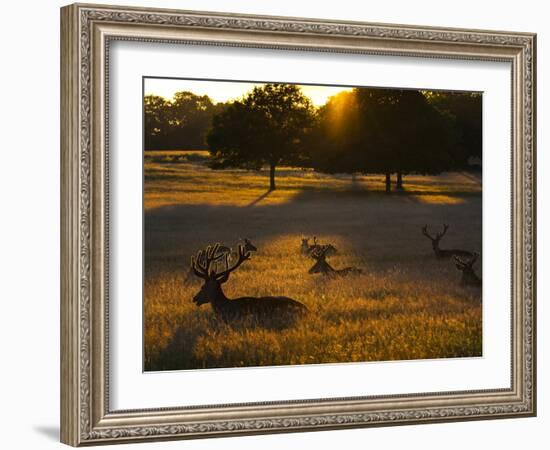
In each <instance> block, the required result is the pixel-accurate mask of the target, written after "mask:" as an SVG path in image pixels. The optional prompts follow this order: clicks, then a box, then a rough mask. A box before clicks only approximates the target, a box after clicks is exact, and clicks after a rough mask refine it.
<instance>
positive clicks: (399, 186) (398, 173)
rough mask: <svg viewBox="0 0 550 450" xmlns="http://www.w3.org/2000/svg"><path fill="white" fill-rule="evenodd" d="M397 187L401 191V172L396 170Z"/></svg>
mask: <svg viewBox="0 0 550 450" xmlns="http://www.w3.org/2000/svg"><path fill="white" fill-rule="evenodd" d="M396 187H397V189H398V190H400V191H402V190H403V174H402V173H401V172H397V185H396Z"/></svg>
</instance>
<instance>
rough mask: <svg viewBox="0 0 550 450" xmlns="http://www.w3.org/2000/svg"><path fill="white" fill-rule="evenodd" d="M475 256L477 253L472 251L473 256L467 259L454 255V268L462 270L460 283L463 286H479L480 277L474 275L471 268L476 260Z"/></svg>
mask: <svg viewBox="0 0 550 450" xmlns="http://www.w3.org/2000/svg"><path fill="white" fill-rule="evenodd" d="M477 257H478V254H477V253H474V255H473V257H472V258H471V259H470V260H469V261H464V260H463V259H461V258H459V257H458V256H455V257H454V259H455V264H456V268H457V269H458V270H460V271H461V272H462V278H461V280H460V283H461V284H462V285H463V286H475V287H481V279H480V278H479V277H478V276H477V275H476V273H475V272H474V269H473V265H474V263H475V262H476V260H477Z"/></svg>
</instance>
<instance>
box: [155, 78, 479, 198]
mask: <svg viewBox="0 0 550 450" xmlns="http://www.w3.org/2000/svg"><path fill="white" fill-rule="evenodd" d="M145 148H146V149H159V150H160V149H208V150H209V151H210V154H211V157H212V159H211V167H212V168H214V169H223V168H229V167H238V168H244V169H251V170H258V169H260V168H262V167H265V166H267V167H269V169H270V170H269V173H270V177H269V188H270V190H273V189H275V188H276V183H275V174H276V167H277V166H279V165H294V166H301V167H310V168H314V169H315V170H317V171H320V172H325V173H351V174H355V173H361V174H376V173H380V174H384V175H385V184H386V190H387V191H388V192H389V191H391V183H392V175H394V174H395V176H396V189H398V190H399V189H403V176H404V175H407V174H439V173H441V172H443V171H448V170H463V169H465V168H467V167H468V166H469V159H470V158H472V157H478V158H480V157H481V150H482V103H481V94H478V93H462V92H434V91H421V90H413V89H380V88H377V89H374V88H355V89H353V90H352V91H345V92H341V93H340V94H338V95H336V96H334V97H331V98H330V99H329V100H328V101H327V103H326V104H325V105H323V106H322V107H320V108H315V107H314V106H313V105H312V104H311V102H310V100H309V98H308V97H306V96H305V95H304V94H303V93H302V91H301V90H300V88H299V87H298V86H295V85H288V84H265V85H263V86H261V87H256V88H254V89H253V90H252V91H251V92H249V93H248V94H247V95H246V96H244V97H243V98H242V99H239V100H235V101H234V102H232V103H229V104H214V103H213V102H212V101H211V100H210V98H209V97H208V96H197V95H195V94H192V93H190V92H180V93H177V94H176V95H175V96H174V99H173V100H172V101H168V100H165V99H164V98H162V97H157V96H147V97H145Z"/></svg>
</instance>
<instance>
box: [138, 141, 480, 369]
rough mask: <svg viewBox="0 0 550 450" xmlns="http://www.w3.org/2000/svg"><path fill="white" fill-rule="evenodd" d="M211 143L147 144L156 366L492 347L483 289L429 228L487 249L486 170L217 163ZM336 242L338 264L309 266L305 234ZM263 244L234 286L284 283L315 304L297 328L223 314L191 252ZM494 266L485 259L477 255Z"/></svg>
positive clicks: (354, 358) (259, 292)
mask: <svg viewBox="0 0 550 450" xmlns="http://www.w3.org/2000/svg"><path fill="white" fill-rule="evenodd" d="M207 161H208V154H207V152H200V151H193V152H189V151H185V152H184V151H180V152H146V154H145V162H144V167H145V173H144V176H145V193H144V207H145V227H144V232H145V233H144V237H145V238H144V246H145V248H144V250H145V259H144V261H145V267H144V275H145V280H144V369H145V370H147V371H156V370H178V369H202V368H214V367H245V366H265V365H286V364H309V363H311V364H318V363H342V362H360V361H387V360H408V359H433V358H452V357H475V356H481V354H482V305H481V290H480V289H477V288H468V287H464V286H462V285H461V284H460V272H459V271H458V270H457V269H456V268H455V266H454V264H453V263H452V261H450V260H444V261H442V260H437V259H436V258H435V256H434V253H433V251H432V248H431V244H430V241H429V240H428V239H426V238H425V237H424V236H423V235H422V233H421V227H422V226H423V225H425V224H427V225H428V226H429V227H430V230H431V231H432V232H435V231H439V230H441V228H442V226H443V223H447V224H449V230H448V232H447V234H446V235H445V237H444V238H443V240H442V241H441V247H442V248H463V249H467V250H471V251H477V252H481V219H482V216H481V205H482V201H481V181H480V177H479V176H476V175H473V174H471V173H446V174H442V175H440V176H416V175H410V176H406V177H405V180H404V181H405V190H404V191H403V192H395V193H392V194H389V195H388V194H386V193H384V192H383V191H384V183H383V176H381V175H369V176H351V175H324V174H319V173H316V172H313V171H312V170H304V169H300V168H291V167H283V168H280V169H278V170H277V190H275V191H273V192H268V191H267V186H268V174H267V171H260V172H249V171H243V170H223V171H215V170H211V169H209V168H208V167H207V165H206V163H207ZM312 236H317V238H318V239H319V240H320V241H321V243H332V244H333V245H334V246H335V247H336V248H337V249H338V254H337V255H335V256H331V257H330V258H328V261H329V262H330V263H331V265H333V266H334V267H336V268H340V267H344V266H350V265H354V266H357V267H360V268H361V269H362V270H363V273H362V274H361V275H355V276H349V277H346V278H339V279H330V278H326V277H324V276H323V275H309V274H308V269H309V268H310V267H311V266H312V265H313V263H314V261H313V260H312V259H311V258H309V257H307V256H304V255H302V254H301V253H300V242H301V238H302V237H312ZM244 237H247V238H249V239H251V240H252V242H253V243H254V244H255V245H256V246H257V248H258V251H257V252H256V253H254V254H253V255H252V257H251V259H250V260H249V261H246V262H245V263H243V265H242V266H241V267H239V269H237V270H236V271H235V272H234V273H232V274H231V276H230V279H229V281H228V282H227V283H226V284H224V292H225V294H226V295H227V296H228V297H230V298H231V297H239V296H244V295H246V296H266V295H285V296H288V297H292V298H294V299H296V300H299V301H300V302H302V303H303V304H305V305H307V307H308V309H309V310H310V314H309V315H308V316H307V317H305V318H303V319H301V320H300V321H299V322H298V323H297V324H295V325H294V326H292V327H289V328H286V329H276V330H275V329H267V328H263V327H255V328H247V327H244V326H239V325H238V324H235V325H228V324H225V323H223V322H222V321H220V320H219V319H218V318H217V317H216V316H215V315H214V314H213V312H212V309H211V307H210V305H209V304H207V305H203V306H201V307H200V308H199V307H197V305H195V304H194V303H193V302H192V298H193V296H194V295H195V294H196V293H197V292H198V290H199V289H200V287H201V285H202V280H200V279H199V278H197V277H195V276H192V275H190V274H189V261H190V257H191V255H193V254H195V253H196V251H197V250H199V249H201V248H204V247H205V246H206V245H208V244H210V243H214V242H222V243H224V244H225V245H228V246H235V245H236V244H237V243H238V240H239V238H244ZM475 268H476V272H477V273H478V274H479V275H480V276H481V263H480V262H478V263H477V264H476V266H475Z"/></svg>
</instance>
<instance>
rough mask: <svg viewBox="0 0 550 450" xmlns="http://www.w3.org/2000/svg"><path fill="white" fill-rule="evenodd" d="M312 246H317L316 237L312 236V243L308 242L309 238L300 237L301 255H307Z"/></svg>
mask: <svg viewBox="0 0 550 450" xmlns="http://www.w3.org/2000/svg"><path fill="white" fill-rule="evenodd" d="M314 248H317V237H315V236H313V245H311V244H310V243H309V238H302V245H300V253H302V254H303V255H309V254H310V253H311V251H312V250H313V249H314Z"/></svg>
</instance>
